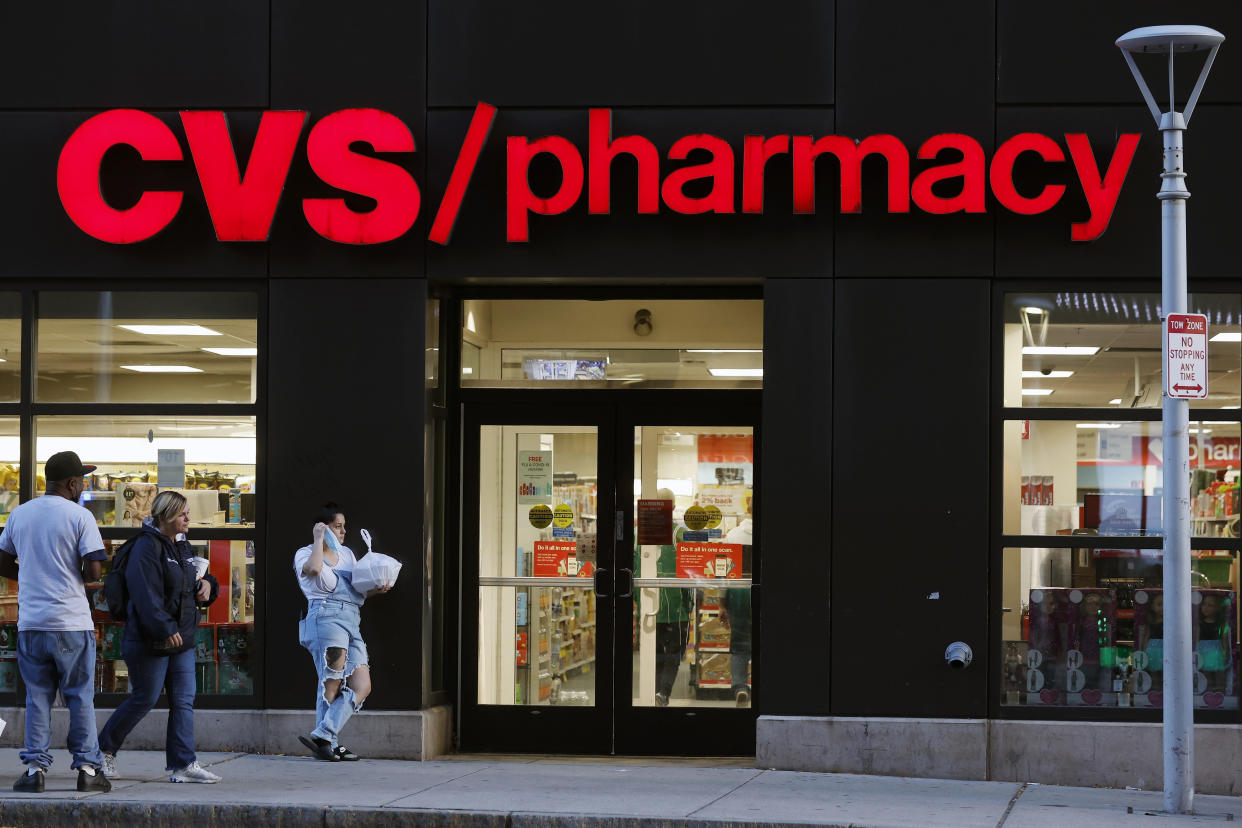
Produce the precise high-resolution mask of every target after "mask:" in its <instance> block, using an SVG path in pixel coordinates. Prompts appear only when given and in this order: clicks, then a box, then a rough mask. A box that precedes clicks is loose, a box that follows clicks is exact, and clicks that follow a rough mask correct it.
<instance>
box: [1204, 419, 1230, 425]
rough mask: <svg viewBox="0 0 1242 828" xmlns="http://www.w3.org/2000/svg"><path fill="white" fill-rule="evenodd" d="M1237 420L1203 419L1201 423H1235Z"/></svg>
mask: <svg viewBox="0 0 1242 828" xmlns="http://www.w3.org/2000/svg"><path fill="white" fill-rule="evenodd" d="M1237 424H1238V421H1237V420H1204V421H1203V425H1237Z"/></svg>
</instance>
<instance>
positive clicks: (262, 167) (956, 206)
mask: <svg viewBox="0 0 1242 828" xmlns="http://www.w3.org/2000/svg"><path fill="white" fill-rule="evenodd" d="M495 117H496V109H495V108H494V107H492V106H490V105H488V104H485V103H480V104H479V105H478V107H476V109H475V112H474V115H473V117H472V119H471V123H470V127H469V130H468V132H467V134H466V136H465V138H464V140H463V144H462V147H461V149H460V151H459V152H458V156H457V159H456V162H455V164H454V167H453V171H452V176H451V178H450V182H449V185H448V188H447V189H446V191H445V193H444V196H443V198H442V199H441V200H440V204H439V207H438V209H437V211H436V214H435V218H434V223H433V226H432V228H431V232H430V234H429V238H430V239H431V240H432V241H435V242H437V243H439V244H448V243H449V240H450V238H451V235H452V230H453V226H454V224H455V222H456V219H457V217H458V213H459V211H460V208H461V205H462V202H463V200H464V199H465V197H466V191H467V189H468V186H469V183H470V179H471V176H472V175H473V173H474V171H475V168H476V166H477V162H478V160H479V158H480V156H481V154H482V152H483V150H484V149H485V146H486V143H487V140H488V136H489V134H490V131H491V128H492V125H493V124H494V123H495ZM180 120H181V127H182V129H183V131H184V133H185V137H186V145H187V146H188V147H189V150H190V158H191V161H192V163H193V165H194V169H195V172H196V173H197V176H198V180H199V183H200V186H201V187H202V191H203V196H204V200H205V201H206V204H207V208H208V212H209V214H210V216H211V221H212V225H213V226H214V228H215V232H216V238H217V239H218V240H220V241H222V242H242V241H266V240H267V239H268V238H269V236H270V234H271V227H272V221H273V219H274V217H275V214H276V209H277V207H278V206H279V203H280V199H281V197H282V195H283V191H284V186H285V182H286V179H287V178H288V173H289V169H290V165H291V164H292V161H293V158H294V155H295V153H296V151H297V149H298V145H299V142H300V141H301V136H302V132H303V128H304V127H305V125H306V122H307V113H306V112H304V111H300V110H293V111H279V110H274V111H268V112H264V113H262V116H261V120H260V122H259V129H258V133H257V135H256V137H255V141H254V144H253V146H252V147H251V148H250V151H249V154H248V161H247V163H246V167H245V169H244V170H242V169H241V168H240V167H239V164H238V161H237V158H238V154H239V153H238V148H237V147H236V146H234V143H233V140H232V137H231V136H230V133H229V128H228V120H227V116H226V115H225V113H224V112H222V111H217V110H213V111H193V112H188V111H187V112H182V113H181V115H180ZM587 127H588V129H587V142H586V150H585V153H584V152H583V150H582V149H581V148H580V147H579V146H578V145H577V144H575V143H574V142H573V141H571V140H569V139H568V138H565V137H563V136H559V135H546V136H542V137H538V138H533V139H532V138H530V137H528V136H525V135H510V136H508V137H506V138H505V141H504V157H505V181H506V194H505V238H506V240H507V241H510V242H527V241H529V240H530V236H531V229H530V224H531V216H554V215H559V214H562V213H565V212H567V211H569V210H571V209H573V208H574V207H576V206H578V205H579V204H580V203H581V202H582V201H583V193H584V191H585V194H586V198H585V202H586V211H587V214H588V215H607V214H608V213H610V212H611V209H612V171H613V162H614V161H616V160H617V159H618V158H619V157H621V156H628V157H629V159H630V160H631V161H632V162H633V163H634V164H635V165H636V167H637V212H638V213H639V214H640V215H646V214H657V213H659V212H660V211H661V209H666V210H669V211H672V212H674V213H680V214H686V215H693V214H700V213H717V214H728V213H735V212H740V213H742V214H761V213H763V212H764V208H765V205H764V189H765V184H766V178H767V165H768V162H769V161H771V160H772V159H773V158H776V157H778V156H788V157H789V161H790V165H791V170H792V181H791V184H792V195H793V198H792V204H791V210H792V212H793V213H795V214H813V213H815V212H816V203H815V202H816V198H815V195H816V186H815V181H816V172H817V169H818V168H819V166H820V159H821V158H823V157H824V156H831V157H832V158H833V159H834V160H835V162H836V169H837V170H838V171H839V178H840V186H839V193H838V203H837V205H836V206H837V208H838V209H839V210H840V212H842V213H846V214H853V213H860V212H862V209H863V208H862V201H863V200H862V165H863V162H864V160H866V159H868V158H872V157H874V158H879V159H882V160H883V161H884V163H885V166H886V168H887V174H886V188H885V189H886V195H887V208H888V212H890V213H909V212H911V209H912V208H911V204H913V206H914V207H916V208H918V209H919V210H920V211H922V212H924V213H928V214H932V215H947V214H952V213H968V214H969V213H986V212H987V210H988V198H987V193H988V191H989V190H990V192H991V195H992V197H993V198H994V199H995V201H996V202H997V203H999V204H1000V205H1001V206H1002V207H1004V208H1005V209H1006V210H1009V211H1011V212H1014V213H1018V214H1020V215H1034V214H1038V213H1044V212H1047V211H1048V210H1051V209H1052V208H1053V207H1054V206H1056V205H1057V204H1058V203H1060V201H1061V200H1062V198H1063V196H1064V195H1065V192H1066V189H1067V187H1066V185H1064V184H1045V185H1043V186H1042V188H1041V189H1040V190H1039V191H1038V192H1036V193H1030V192H1027V193H1022V192H1019V191H1018V188H1017V187H1016V186H1015V184H1014V176H1013V172H1014V167H1015V165H1016V163H1017V160H1018V159H1019V157H1021V156H1022V155H1023V154H1027V153H1029V154H1033V155H1034V156H1036V157H1038V159H1039V160H1040V161H1041V162H1042V163H1044V164H1055V163H1062V162H1065V161H1066V155H1067V152H1068V158H1069V162H1070V163H1071V164H1072V165H1073V171H1074V173H1075V176H1076V178H1077V182H1078V185H1079V189H1080V191H1081V194H1082V196H1083V198H1084V200H1085V202H1086V206H1087V217H1086V219H1085V220H1084V221H1075V222H1072V223H1071V224H1070V238H1071V240H1073V241H1092V240H1094V239H1097V238H1099V237H1100V236H1101V235H1102V234H1103V233H1104V231H1105V229H1107V227H1108V224H1109V221H1110V220H1111V218H1112V215H1113V212H1114V209H1115V207H1116V204H1117V199H1118V197H1119V195H1120V193H1121V187H1122V184H1123V183H1124V181H1125V178H1126V175H1127V173H1128V172H1129V169H1130V164H1131V162H1132V161H1133V159H1134V154H1135V151H1136V149H1137V147H1138V143H1139V135H1138V134H1137V133H1122V134H1120V135H1119V136H1118V137H1117V143H1116V146H1115V147H1114V149H1113V151H1112V156H1111V158H1109V159H1108V160H1107V163H1106V164H1105V165H1104V173H1103V174H1102V175H1101V173H1100V165H1099V164H1098V163H1097V159H1096V156H1095V153H1094V151H1093V149H1092V147H1091V144H1090V142H1089V141H1088V139H1087V136H1086V135H1085V134H1083V133H1066V134H1065V135H1064V139H1065V140H1064V148H1063V147H1062V145H1061V144H1059V143H1058V142H1057V141H1056V140H1054V139H1053V138H1051V137H1049V136H1047V135H1041V134H1038V133H1032V132H1024V133H1021V134H1019V135H1015V136H1013V137H1011V138H1009V139H1007V140H1005V141H1003V142H1002V143H1001V144H1000V146H998V147H997V148H996V151H995V152H994V153H993V155H992V158H991V161H990V162H989V161H988V160H987V158H986V155H985V152H984V149H983V147H982V145H981V144H980V143H979V142H978V141H977V140H975V139H974V138H972V137H970V136H968V135H962V134H959V133H944V134H940V135H933V136H932V137H930V138H928V139H927V140H926V141H924V142H923V143H922V144H921V145H919V147H918V148H917V150H916V151H915V154H914V157H915V158H916V159H917V160H920V161H934V162H938V163H936V164H935V165H934V166H930V167H926V168H925V169H923V170H922V171H920V172H918V173H917V175H914V176H913V179H912V178H911V160H910V150H909V149H908V148H907V147H906V145H905V144H904V143H903V142H902V141H901V140H900V139H898V138H897V137H896V136H893V135H871V136H867V137H865V138H862V139H861V140H856V139H854V138H849V137H846V136H842V135H825V136H821V137H819V138H816V137H814V136H811V135H788V134H786V135H769V136H763V135H746V136H744V137H743V139H742V143H741V163H740V177H739V174H738V168H739V164H738V163H737V158H736V150H735V147H734V146H733V145H732V144H730V143H729V142H728V141H726V140H725V139H724V138H721V137H718V136H714V135H707V134H691V135H685V136H683V137H681V138H678V139H677V140H676V141H674V142H673V144H672V146H671V147H669V149H668V151H667V152H666V153H665V154H664V156H663V160H662V158H661V153H660V151H659V150H658V149H657V148H656V145H655V144H654V143H653V142H652V141H651V140H649V139H647V138H645V137H643V136H641V135H624V136H618V137H614V136H613V134H612V110H610V109H592V110H590V111H589V112H588V115H587ZM357 144H364V145H366V146H368V147H370V149H371V151H373V152H376V153H413V152H414V151H415V145H414V138H413V136H412V134H411V133H410V130H409V128H408V127H407V126H406V125H405V124H404V123H403V122H402V121H401V120H400V119H399V118H397V117H396V116H394V115H392V114H390V113H387V112H384V111H381V110H378V109H345V110H341V111H339V112H333V113H331V114H329V115H327V116H325V117H323V118H321V119H320V120H319V121H318V122H317V123H315V124H314V125H313V126H312V127H311V128H310V131H309V133H308V134H307V136H306V140H305V150H304V151H305V154H306V160H307V162H308V164H309V166H310V168H311V169H312V170H313V171H314V173H315V175H316V176H318V177H319V179H320V180H322V181H323V182H324V183H325V184H327V185H329V186H331V187H333V188H335V189H337V190H340V191H343V192H345V193H353V194H357V195H361V196H365V197H366V198H369V199H370V200H372V201H374V202H375V206H374V207H372V208H371V209H369V210H363V211H359V210H355V209H353V208H352V207H350V206H349V205H348V204H347V203H346V201H345V199H343V198H304V199H302V204H301V206H302V214H303V216H304V217H305V219H306V221H307V223H308V224H309V225H310V227H311V228H312V229H314V231H315V232H316V233H318V234H319V235H321V236H323V237H324V238H326V239H329V240H331V241H334V242H340V243H342V244H355V245H371V244H382V243H385V242H390V241H393V240H396V239H399V238H401V237H403V236H404V235H405V234H406V233H408V232H409V230H410V228H411V227H413V226H414V224H415V222H416V221H417V219H418V217H419V211H420V207H421V202H422V195H421V192H420V189H419V185H418V183H417V182H416V181H415V180H414V178H413V176H412V175H411V174H410V172H409V171H408V170H406V169H405V168H404V167H402V166H401V165H399V164H397V163H394V162H393V161H387V160H381V159H379V158H375V157H373V156H372V155H369V154H363V153H360V152H357V151H355V149H354V147H355V145H357ZM118 145H127V146H129V147H132V148H133V149H134V150H136V151H137V152H138V155H139V157H140V158H141V159H142V160H143V161H165V162H180V161H184V160H185V158H184V154H183V151H182V147H181V144H180V142H179V141H178V139H177V136H176V135H175V134H174V133H173V130H172V128H171V127H170V126H169V125H168V124H167V123H165V122H164V121H163V120H161V119H160V118H158V117H156V116H155V115H152V114H150V113H147V112H142V111H139V110H134V109H113V110H109V111H107V112H102V113H100V114H98V115H95V116H93V117H91V118H89V119H88V120H87V121H85V122H84V123H83V124H81V125H80V126H79V127H78V128H77V129H76V130H75V131H74V132H73V134H72V135H71V136H70V137H69V139H68V140H67V141H66V142H65V145H64V147H63V148H62V150H61V154H60V159H59V162H58V164H57V170H56V184H57V190H58V193H59V195H60V200H61V204H62V205H63V207H64V209H65V212H66V213H67V214H68V216H69V218H70V219H71V220H72V221H73V222H74V224H76V225H77V226H78V227H79V228H80V229H81V230H82V231H83V232H85V233H87V234H89V235H91V236H93V237H95V238H97V239H100V240H102V241H106V242H111V243H114V244H132V243H135V242H140V241H144V240H146V239H149V238H151V237H152V236H154V235H156V234H157V233H159V232H160V231H161V230H163V229H164V228H166V227H167V226H168V225H169V224H171V223H172V221H173V219H174V218H176V216H177V214H178V212H179V211H180V208H181V204H182V201H183V199H184V195H185V194H184V193H183V192H181V191H178V190H164V191H160V190H153V191H148V192H144V193H142V195H141V197H140V198H139V199H138V201H137V202H136V203H135V204H133V205H132V206H129V207H127V208H124V209H118V208H116V207H113V206H112V205H111V204H110V203H109V200H108V197H107V194H106V193H104V192H103V191H102V188H101V186H100V180H99V172H100V164H101V163H102V161H103V158H104V155H105V154H106V153H107V152H108V151H109V150H110V149H111V148H112V147H115V146H118ZM539 156H548V157H549V158H550V159H551V160H553V161H554V162H555V164H556V165H557V166H558V167H559V170H560V183H559V184H558V185H557V187H556V190H555V192H552V193H550V194H542V193H536V192H535V191H534V189H533V188H532V186H531V183H530V179H529V172H530V169H531V167H532V165H533V164H534V162H535V159H537V158H538V157H539ZM692 157H693V163H683V162H689V161H691V159H692ZM942 159H944V160H942ZM662 164H663V167H662ZM942 182H952V185H951V186H950V187H948V188H947V191H946V188H945V187H944V185H943V184H942ZM938 184H940V185H941V186H940V187H937V186H936V185H938Z"/></svg>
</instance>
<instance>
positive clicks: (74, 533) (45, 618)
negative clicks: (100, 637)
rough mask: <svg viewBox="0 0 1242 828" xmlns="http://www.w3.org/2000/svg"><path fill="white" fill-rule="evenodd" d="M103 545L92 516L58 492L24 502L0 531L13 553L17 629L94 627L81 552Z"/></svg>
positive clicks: (0, 542)
mask: <svg viewBox="0 0 1242 828" xmlns="http://www.w3.org/2000/svg"><path fill="white" fill-rule="evenodd" d="M103 548H104V543H103V538H101V537H100V535H99V527H98V526H96V525H95V517H94V515H92V514H91V513H90V512H88V511H87V510H86V509H84V508H83V507H81V506H79V505H78V504H76V503H74V502H73V501H71V500H67V499H66V498H63V497H60V496H59V495H43V496H42V497H36V498H35V499H34V500H31V501H28V502H26V503H23V504H22V505H21V506H18V507H17V508H16V509H14V510H13V513H12V514H11V515H9V520H8V523H6V524H5V526H4V532H3V533H0V550H3V551H5V552H7V553H9V554H10V555H15V556H16V557H17V564H18V566H17V628H18V629H19V630H74V631H76V630H93V629H95V623H94V622H93V621H92V620H91V608H90V605H89V604H88V603H87V601H86V590H85V588H84V587H83V586H82V558H84V557H86V556H87V555H89V554H90V553H92V552H98V551H100V550H102V549H103Z"/></svg>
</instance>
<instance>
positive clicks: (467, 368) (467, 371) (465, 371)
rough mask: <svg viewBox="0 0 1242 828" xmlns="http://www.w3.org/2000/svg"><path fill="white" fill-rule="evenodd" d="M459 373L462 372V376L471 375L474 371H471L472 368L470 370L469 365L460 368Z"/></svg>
mask: <svg viewBox="0 0 1242 828" xmlns="http://www.w3.org/2000/svg"><path fill="white" fill-rule="evenodd" d="M461 372H462V373H463V374H473V373H474V369H473V368H471V367H470V366H469V365H466V366H463V367H462V369H461Z"/></svg>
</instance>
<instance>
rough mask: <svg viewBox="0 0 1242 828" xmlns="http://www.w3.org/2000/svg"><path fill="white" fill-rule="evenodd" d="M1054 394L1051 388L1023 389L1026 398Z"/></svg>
mask: <svg viewBox="0 0 1242 828" xmlns="http://www.w3.org/2000/svg"><path fill="white" fill-rule="evenodd" d="M1051 393H1052V389H1051V388H1023V389H1022V396H1024V397H1046V396H1048V395H1049V394H1051Z"/></svg>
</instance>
